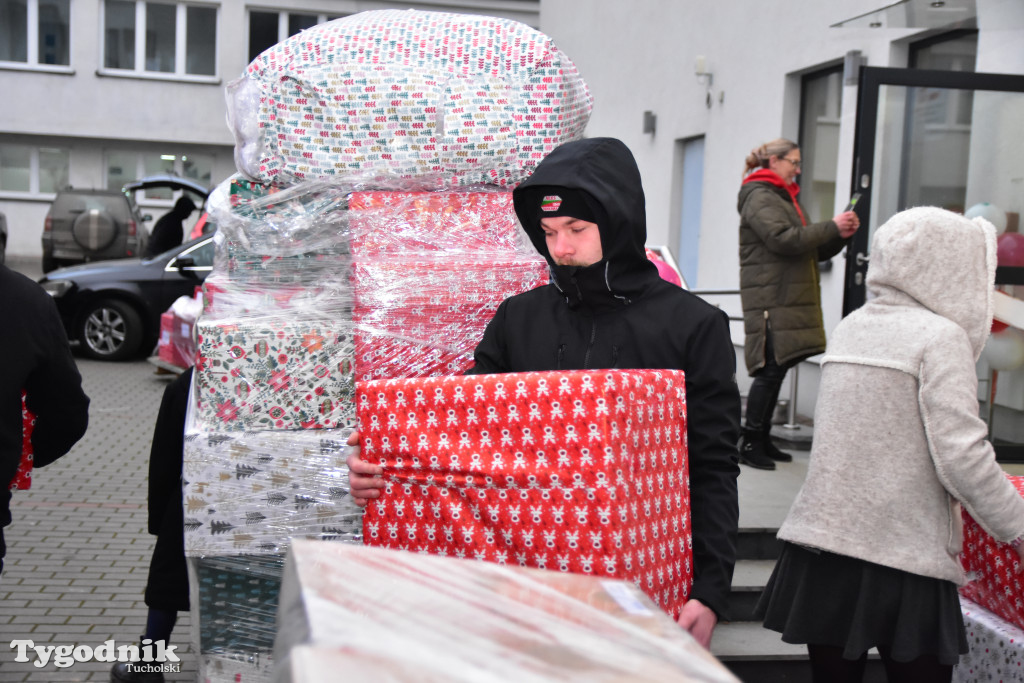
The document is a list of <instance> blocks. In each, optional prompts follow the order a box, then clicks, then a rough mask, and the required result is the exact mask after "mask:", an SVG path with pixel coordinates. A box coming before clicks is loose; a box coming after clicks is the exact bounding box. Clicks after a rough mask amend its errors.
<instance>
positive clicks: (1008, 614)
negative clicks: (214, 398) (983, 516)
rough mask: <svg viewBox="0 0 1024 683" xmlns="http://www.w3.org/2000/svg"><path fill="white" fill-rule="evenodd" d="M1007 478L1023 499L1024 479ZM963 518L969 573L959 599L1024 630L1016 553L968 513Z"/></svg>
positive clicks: (963, 559) (1023, 585) (963, 557)
mask: <svg viewBox="0 0 1024 683" xmlns="http://www.w3.org/2000/svg"><path fill="white" fill-rule="evenodd" d="M1008 478H1009V480H1010V481H1011V482H1013V485H1014V486H1015V487H1016V489H1017V491H1018V492H1020V494H1021V495H1024V477H1013V476H1010V477H1008ZM963 518H964V550H963V552H962V553H961V554H960V563H961V565H963V568H964V571H965V572H966V573H967V583H966V584H964V585H963V586H961V587H960V595H962V596H964V597H965V598H967V599H968V600H971V601H972V602H976V603H977V604H979V605H981V606H982V607H984V608H985V609H987V610H989V611H991V612H994V613H995V614H997V615H999V616H1000V617H1001V618H1003V619H1006V620H1007V621H1009V622H1010V623H1012V624H1015V625H1017V626H1019V627H1021V628H1024V579H1022V578H1021V575H1020V573H1019V571H1020V559H1019V558H1018V557H1017V553H1016V552H1015V551H1014V550H1013V548H1011V547H1010V546H1009V545H1008V544H1006V543H1000V542H999V541H997V540H995V539H994V538H992V537H991V536H989V535H988V532H986V531H985V530H984V529H982V528H981V526H980V525H979V524H978V523H977V522H976V521H974V519H973V518H972V517H971V516H970V514H968V512H967V511H966V510H965V511H964V513H963Z"/></svg>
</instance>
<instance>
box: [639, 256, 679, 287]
mask: <svg viewBox="0 0 1024 683" xmlns="http://www.w3.org/2000/svg"><path fill="white" fill-rule="evenodd" d="M644 251H646V252H647V258H648V259H649V260H650V261H651V263H653V264H654V265H655V266H657V268H658V275H660V276H661V279H662V280H665V281H666V282H671V283H672V284H674V285H679V286H680V287H682V286H683V280H682V278H680V277H679V273H677V272H676V271H675V270H674V269H673V268H672V266H670V265H669V264H667V263H665V261H664V259H662V258H661V257H660V256H658V253H657V252H656V251H654V250H653V249H644Z"/></svg>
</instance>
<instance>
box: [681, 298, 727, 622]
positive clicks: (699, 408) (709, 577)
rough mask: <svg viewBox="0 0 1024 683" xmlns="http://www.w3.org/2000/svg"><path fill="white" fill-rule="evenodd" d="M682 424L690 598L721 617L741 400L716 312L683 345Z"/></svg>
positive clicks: (724, 606) (722, 322)
mask: <svg viewBox="0 0 1024 683" xmlns="http://www.w3.org/2000/svg"><path fill="white" fill-rule="evenodd" d="M683 370H684V371H685V373H686V410H687V415H686V421H687V430H686V432H687V445H688V449H689V467H690V508H691V520H692V525H693V527H692V528H693V565H694V582H693V593H692V594H691V597H692V598H694V599H697V600H700V601H701V602H702V603H704V604H705V605H707V606H708V607H710V608H711V609H712V610H714V611H715V613H716V614H717V615H718V616H719V618H725V617H726V616H727V615H726V609H727V603H728V597H729V592H730V590H731V585H732V573H733V567H734V566H735V564H736V536H737V529H738V526H739V496H738V489H737V483H736V482H737V478H738V477H739V472H740V470H739V455H738V453H737V446H736V444H737V441H738V440H739V426H740V396H739V388H738V387H737V385H736V355H735V351H734V350H733V346H732V340H731V338H730V335H729V320H728V317H727V316H726V315H725V313H723V312H721V311H716V312H715V313H714V314H713V315H711V316H708V318H707V319H706V320H704V321H703V322H702V323H701V324H699V325H698V326H697V328H696V330H695V331H694V333H693V336H692V337H691V339H690V340H689V343H688V344H687V350H686V361H685V365H684V368H683Z"/></svg>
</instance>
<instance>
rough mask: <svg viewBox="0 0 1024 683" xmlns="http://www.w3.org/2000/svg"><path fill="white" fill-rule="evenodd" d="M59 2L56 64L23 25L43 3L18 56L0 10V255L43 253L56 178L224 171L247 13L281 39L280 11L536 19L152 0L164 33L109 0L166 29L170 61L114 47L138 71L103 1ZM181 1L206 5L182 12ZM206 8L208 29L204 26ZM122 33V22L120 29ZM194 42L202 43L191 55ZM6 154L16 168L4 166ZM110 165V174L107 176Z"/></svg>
mask: <svg viewBox="0 0 1024 683" xmlns="http://www.w3.org/2000/svg"><path fill="white" fill-rule="evenodd" d="M60 2H66V8H65V9H66V12H67V16H66V17H64V18H63V19H62V23H63V24H65V25H66V26H67V27H68V29H67V35H66V42H67V48H66V51H67V58H66V59H58V61H66V62H67V64H66V65H65V64H58V65H49V64H45V63H43V62H44V61H45V58H44V57H43V53H44V46H43V45H40V44H39V42H40V41H39V40H38V38H37V35H38V32H37V31H35V30H32V29H33V28H35V27H37V26H39V24H40V23H41V22H45V21H46V18H45V16H44V15H45V12H44V11H42V10H41V9H40V4H43V5H46V3H40V2H39V0H24V5H25V8H26V9H27V19H28V24H30V25H31V28H30V29H29V30H28V31H27V36H25V38H24V42H25V43H26V44H27V52H28V53H30V54H28V55H27V59H26V60H25V61H14V60H12V59H10V56H11V55H10V54H3V50H4V49H5V42H4V40H5V39H6V40H7V41H8V45H9V41H10V37H9V36H10V35H11V34H12V33H13V34H14V35H15V38H17V37H18V34H19V32H18V31H16V30H12V29H10V28H8V27H7V26H3V24H7V25H8V26H10V25H11V24H13V23H14V22H13V21H12V20H11V17H10V16H3V17H0V93H3V97H2V99H3V105H2V106H0V212H3V213H5V214H6V216H7V223H8V229H9V231H10V235H9V238H8V246H7V253H8V255H10V256H12V257H32V258H35V257H41V254H42V246H41V242H40V236H41V235H42V230H43V222H44V219H45V216H46V212H47V210H48V209H49V206H50V203H51V202H52V200H53V197H54V191H53V190H54V187H53V186H54V184H55V183H56V184H59V185H61V186H62V185H64V184H69V185H71V186H74V187H83V188H91V187H107V186H108V185H110V186H111V187H119V186H120V184H121V181H122V180H133V179H135V178H136V177H139V176H141V175H143V174H148V173H152V172H154V171H156V170H158V167H160V164H161V161H160V160H161V157H168V158H170V157H173V159H165V160H164V163H165V164H166V165H167V167H168V168H170V167H172V166H173V170H175V171H177V172H178V173H179V174H183V173H187V172H188V171H189V169H187V168H185V166H184V164H183V162H182V157H185V161H186V163H187V164H189V165H192V164H194V163H197V162H198V168H196V167H193V168H192V169H191V171H192V172H193V173H195V174H196V176H197V177H198V179H200V180H204V181H206V182H208V183H209V184H210V185H211V186H212V185H215V184H216V183H218V182H220V181H222V180H223V179H225V178H227V177H228V176H229V175H231V174H232V173H234V171H235V165H234V158H233V142H234V141H233V139H232V136H231V133H230V131H229V130H228V127H227V125H226V123H225V113H226V111H225V98H224V88H225V86H226V84H227V83H229V82H230V81H231V80H232V79H235V78H237V77H239V76H240V75H241V74H242V73H243V71H244V70H245V67H246V66H247V64H248V63H249V39H250V35H249V34H250V26H251V21H250V19H251V15H252V13H253V12H264V13H278V14H281V15H283V16H282V21H281V25H282V26H281V34H280V37H281V38H284V37H286V36H287V35H288V32H287V27H288V23H287V20H288V13H289V12H291V13H294V14H301V15H303V16H306V15H314V16H316V18H317V20H319V21H324V20H326V19H328V18H333V17H336V16H341V15H347V14H354V13H356V12H362V11H367V10H375V9H390V8H414V9H421V10H435V11H445V12H460V13H474V14H487V15H493V16H502V17H506V18H509V19H515V20H517V21H521V22H523V23H525V24H529V25H531V26H534V27H536V26H537V25H538V12H539V3H538V0H449V1H448V2H430V1H429V0H411V1H410V0H407V1H406V2H373V1H367V0H286V1H284V2H275V3H258V2H253V3H250V2H243V1H240V0H222V1H220V2H216V1H207V0H189V1H188V2H170V3H169V4H168V3H162V5H163V7H164V8H174V12H173V14H172V17H173V18H171V21H174V22H175V25H176V26H177V27H178V30H177V31H172V30H168V29H167V26H166V23H167V22H166V21H165V19H167V18H168V17H164V16H162V15H161V16H160V17H157V18H153V17H150V19H149V21H150V23H149V24H147V14H146V11H147V5H156V3H146V2H145V1H144V0H138V1H136V0H131V2H127V3H126V2H114V3H113V4H114V5H116V6H117V7H118V8H119V9H124V8H125V6H130V9H129V10H128V11H129V13H130V15H131V14H134V19H135V25H136V26H137V27H146V30H140V29H136V35H140V36H141V35H142V34H146V35H149V36H152V35H154V31H153V28H154V27H153V26H152V22H158V21H163V22H164V25H160V26H157V27H156V29H157V33H160V32H161V31H162V32H164V33H165V34H166V35H169V36H173V38H172V39H171V44H170V45H167V46H166V47H167V50H166V51H167V56H168V59H169V60H173V61H175V62H176V63H175V64H173V66H172V67H163V66H153V64H152V60H153V59H154V57H153V55H152V54H151V52H147V48H150V50H151V49H152V48H151V46H147V45H143V44H142V42H141V41H139V40H137V41H136V43H137V44H138V47H136V48H135V50H134V53H133V51H132V50H131V49H130V48H127V49H122V52H123V54H125V55H127V59H129V60H130V59H132V57H134V62H135V64H138V65H139V68H138V69H125V68H109V67H108V63H109V60H110V57H109V53H110V50H111V49H115V48H114V47H113V46H112V45H107V44H106V43H107V42H110V43H112V44H113V43H114V42H115V40H114V38H112V37H111V31H112V28H111V26H110V24H112V23H113V19H112V18H111V16H110V15H108V13H107V10H108V7H109V2H108V0H58V4H59V3H60ZM189 8H193V9H195V8H199V9H200V10H207V11H200V12H197V13H194V14H192V15H190V14H188V13H187V12H188V9H189ZM167 11H170V10H167ZM130 15H129V18H128V21H129V22H131V16H130ZM154 16H155V15H154ZM211 17H212V18H213V20H214V21H215V27H210V26H209V21H210V19H211ZM19 18H20V17H19ZM190 19H191V20H192V23H191V25H190V24H189V21H190ZM200 22H202V23H200ZM185 27H187V28H185ZM190 30H194V31H195V32H196V33H197V34H198V35H200V36H204V35H206V34H212V35H214V36H215V43H216V47H215V49H214V50H209V41H208V40H203V41H202V43H201V44H200V45H199V46H197V45H196V44H192V45H190V44H189V43H188V36H189V35H190V33H189V32H190ZM204 31H205V33H204ZM196 33H194V34H192V35H195V34H196ZM123 35H124V32H123V31H122V33H121V37H122V38H123ZM44 42H45V41H44ZM58 42H62V41H61V40H59V41H58ZM118 47H121V48H123V45H120V46H118ZM7 49H10V48H7ZM200 49H203V50H207V51H208V52H207V53H202V52H200V53H199V54H193V53H195V52H199V50H200ZM193 58H198V60H199V61H203V59H206V60H208V62H209V64H210V68H209V69H208V70H209V71H211V72H212V75H193V74H190V73H187V72H188V71H190V66H189V64H190V63H191V62H190V60H192V59H193ZM143 65H145V66H143ZM150 67H152V68H154V69H157V68H171V72H170V73H157V72H155V71H152V70H147V69H149V68H150ZM191 70H193V71H194V69H191ZM199 70H200V71H205V70H207V69H205V68H200V69H199ZM5 153H6V154H7V155H8V157H7V158H6V159H5V157H4V154H5ZM47 154H49V155H50V156H51V157H52V156H56V157H57V162H56V163H57V164H61V165H63V167H64V168H66V169H67V170H66V176H64V175H61V176H60V177H59V178H58V179H57V180H56V181H54V180H53V179H52V178H48V177H45V173H44V174H43V176H44V177H42V178H40V171H39V168H40V166H44V167H45V166H46V163H47V162H46V155H47ZM41 156H42V157H43V158H42V159H40V157H41ZM64 159H66V161H64ZM5 161H7V162H8V167H7V169H6V172H5V168H4V164H5ZM10 163H13V164H14V165H15V166H17V167H18V168H16V169H15V170H13V171H12V170H11V169H10ZM21 166H24V168H21ZM112 168H114V169H115V171H117V173H116V175H115V176H114V177H113V178H112V179H110V178H109V176H110V174H111V169H112ZM140 199H141V198H140ZM172 203H173V202H172V201H171V200H170V199H150V200H143V201H140V204H141V205H142V206H143V208H144V209H145V211H146V212H147V213H149V214H150V215H152V216H153V217H154V218H156V217H159V216H160V215H162V214H163V213H164V212H165V211H167V210H169V209H170V207H171V204H172ZM194 219H195V216H193V220H194ZM149 227H152V226H149Z"/></svg>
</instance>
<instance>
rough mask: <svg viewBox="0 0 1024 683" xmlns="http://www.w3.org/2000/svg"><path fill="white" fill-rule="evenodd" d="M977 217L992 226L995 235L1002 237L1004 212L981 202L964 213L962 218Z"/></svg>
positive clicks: (1004, 220) (1004, 230)
mask: <svg viewBox="0 0 1024 683" xmlns="http://www.w3.org/2000/svg"><path fill="white" fill-rule="evenodd" d="M978 217H981V218H984V219H985V220H987V221H988V222H989V223H991V224H992V225H994V226H995V228H996V234H997V235H1002V234H1003V233H1004V232H1006V212H1005V211H1003V210H1002V209H1000V208H999V207H998V206H996V205H995V204H989V203H988V202H981V203H980V204H975V205H974V206H972V207H971V208H969V209H967V211H965V212H964V218H978Z"/></svg>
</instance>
